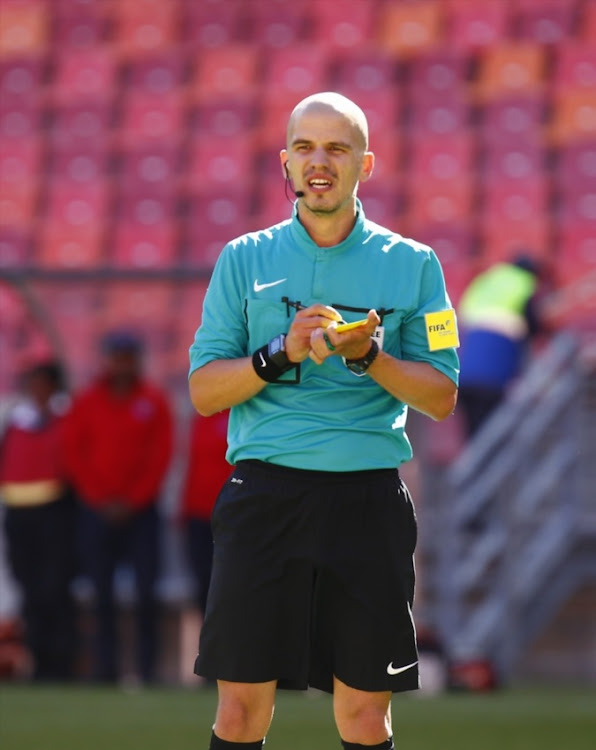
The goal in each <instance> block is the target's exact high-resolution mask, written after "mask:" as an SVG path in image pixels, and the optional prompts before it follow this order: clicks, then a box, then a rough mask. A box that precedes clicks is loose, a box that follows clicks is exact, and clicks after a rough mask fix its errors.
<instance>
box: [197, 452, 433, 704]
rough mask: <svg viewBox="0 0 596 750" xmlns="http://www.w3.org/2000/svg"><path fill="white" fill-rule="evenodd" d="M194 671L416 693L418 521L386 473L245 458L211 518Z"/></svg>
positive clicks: (397, 482)
mask: <svg viewBox="0 0 596 750" xmlns="http://www.w3.org/2000/svg"><path fill="white" fill-rule="evenodd" d="M213 536H214V541H215V552H214V561H213V573H212V579H211V587H210V590H209V599H208V602H207V612H206V617H205V622H204V625H203V628H202V631H201V639H200V644H199V656H198V657H197V660H196V663H195V672H196V674H199V675H202V676H204V677H206V678H208V679H211V680H216V679H219V680H227V681H231V682H252V683H254V682H268V681H270V680H277V681H278V686H279V687H282V688H284V687H285V688H292V689H299V690H303V689H306V688H307V687H308V686H309V685H310V686H312V687H315V688H319V689H320V690H325V691H327V692H332V691H333V676H334V675H335V676H336V677H338V678H339V679H340V680H341V681H342V682H344V683H345V684H347V685H349V686H350V687H354V688H357V689H359V690H366V691H385V690H389V691H393V692H399V691H402V690H414V689H416V688H417V687H418V664H417V661H418V655H417V650H416V635H415V630H414V624H413V621H412V609H411V608H412V603H413V598H414V563H413V553H414V548H415V546H416V517H415V513H414V508H413V505H412V501H411V498H410V494H409V492H408V490H407V488H406V487H405V485H404V484H403V482H402V481H401V479H400V478H399V474H398V472H397V471H396V470H395V469H388V470H379V471H359V472H346V473H341V474H337V473H334V472H319V471H301V470H295V469H288V468H284V467H279V466H275V465H272V464H264V463H261V462H258V461H243V462H240V463H239V464H238V466H237V467H236V469H235V470H234V473H233V474H232V476H231V477H230V478H229V479H228V481H227V482H226V484H225V485H224V487H223V489H222V491H221V493H220V496H219V498H218V500H217V503H216V506H215V510H214V513H213Z"/></svg>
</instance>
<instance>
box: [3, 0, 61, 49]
mask: <svg viewBox="0 0 596 750" xmlns="http://www.w3.org/2000/svg"><path fill="white" fill-rule="evenodd" d="M49 12H50V8H49V5H48V3H46V2H43V0H39V1H38V2H32V1H31V2H27V3H23V2H15V0H4V2H3V3H2V12H1V15H2V18H1V22H0V59H6V58H12V57H19V56H21V55H27V56H41V55H42V54H44V52H45V49H46V43H47V41H48V26H49V20H50V18H49Z"/></svg>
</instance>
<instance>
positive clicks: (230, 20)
mask: <svg viewBox="0 0 596 750" xmlns="http://www.w3.org/2000/svg"><path fill="white" fill-rule="evenodd" d="M246 11H247V5H246V3H245V2H244V0H222V1H220V2H196V0H186V2H185V4H184V14H183V16H182V18H183V22H182V27H183V28H182V34H183V40H184V41H185V42H187V43H188V44H189V45H190V46H191V47H192V48H193V49H197V50H201V54H204V53H205V52H208V51H211V50H215V49H216V48H218V47H222V46H228V45H230V44H235V43H237V42H239V41H241V40H243V39H246V38H247V30H248V28H250V14H247V12H246ZM251 46H252V45H251Z"/></svg>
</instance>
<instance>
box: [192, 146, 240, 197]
mask: <svg viewBox="0 0 596 750" xmlns="http://www.w3.org/2000/svg"><path fill="white" fill-rule="evenodd" d="M186 177H187V180H188V185H189V187H191V188H200V187H210V188H212V189H213V190H217V189H218V188H225V189H227V188H230V187H232V188H234V187H248V186H249V185H251V184H252V182H253V180H254V177H255V143H254V138H253V137H252V136H251V135H250V134H248V135H245V136H244V137H238V138H217V139H216V138H214V137H210V136H209V137H206V138H202V137H197V138H195V140H194V141H193V143H192V144H191V146H190V153H189V162H188V166H187V171H186Z"/></svg>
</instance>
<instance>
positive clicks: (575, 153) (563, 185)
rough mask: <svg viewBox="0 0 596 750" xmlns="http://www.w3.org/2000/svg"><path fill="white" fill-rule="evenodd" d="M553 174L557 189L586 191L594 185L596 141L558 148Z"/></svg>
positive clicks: (595, 175) (595, 177) (595, 181)
mask: <svg viewBox="0 0 596 750" xmlns="http://www.w3.org/2000/svg"><path fill="white" fill-rule="evenodd" d="M555 175H556V179H557V185H558V187H559V190H562V191H565V192H567V193H571V192H587V191H588V190H589V189H590V188H592V187H593V186H594V185H596V141H592V142H589V141H587V142H585V143H574V144H570V145H568V146H564V147H563V148H561V149H559V150H558V152H557V159H556V166H555Z"/></svg>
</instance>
